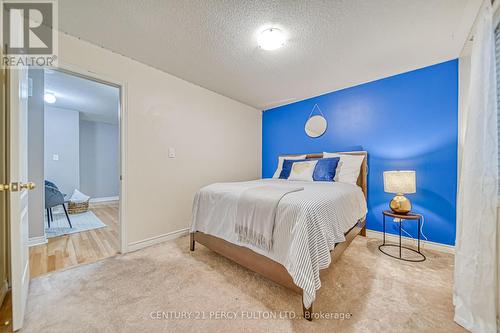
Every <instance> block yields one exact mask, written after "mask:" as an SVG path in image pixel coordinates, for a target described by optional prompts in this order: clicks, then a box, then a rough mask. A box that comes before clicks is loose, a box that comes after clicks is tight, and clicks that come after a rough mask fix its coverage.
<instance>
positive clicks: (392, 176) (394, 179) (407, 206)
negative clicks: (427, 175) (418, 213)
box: [384, 171, 416, 214]
mask: <svg viewBox="0 0 500 333" xmlns="http://www.w3.org/2000/svg"><path fill="white" fill-rule="evenodd" d="M384 192H387V193H395V194H396V195H395V196H394V198H392V200H391V202H390V204H389V207H391V209H392V211H393V212H395V213H397V214H407V213H408V212H410V211H411V202H410V200H408V198H406V197H405V196H404V195H405V194H408V193H415V192H416V176H415V171H384Z"/></svg>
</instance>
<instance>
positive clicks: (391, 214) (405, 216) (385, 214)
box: [378, 210, 426, 262]
mask: <svg viewBox="0 0 500 333" xmlns="http://www.w3.org/2000/svg"><path fill="white" fill-rule="evenodd" d="M382 215H383V219H384V226H383V228H384V229H383V230H384V242H383V244H382V245H379V247H378V249H379V250H380V252H382V253H383V254H385V255H388V256H389V257H392V258H396V259H399V260H404V261H411V262H421V261H424V260H425V259H426V258H425V256H424V254H423V253H422V252H420V234H421V227H422V219H423V216H422V215H420V214H415V213H408V214H398V213H394V212H393V211H390V210H384V211H383V212H382ZM386 217H389V218H393V219H400V221H399V222H398V223H399V245H397V244H386V243H385V219H386ZM403 220H409V221H415V222H417V223H418V226H417V227H418V231H417V234H418V236H417V237H418V241H417V250H415V249H412V248H410V247H406V246H403V245H401V227H402V226H401V225H402V223H403ZM389 246H391V247H399V256H395V255H392V254H390V253H388V252H385V251H384V247H389ZM402 249H406V250H409V251H412V252H414V253H417V254H418V256H419V258H418V259H408V258H404V257H403V256H402V251H401V250H402Z"/></svg>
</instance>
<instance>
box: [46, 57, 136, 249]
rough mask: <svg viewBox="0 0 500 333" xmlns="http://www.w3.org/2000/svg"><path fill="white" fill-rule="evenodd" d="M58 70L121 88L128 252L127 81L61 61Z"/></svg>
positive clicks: (124, 243)
mask: <svg viewBox="0 0 500 333" xmlns="http://www.w3.org/2000/svg"><path fill="white" fill-rule="evenodd" d="M55 69H56V70H60V71H62V72H66V73H68V74H72V75H76V76H80V77H83V78H85V79H89V80H92V81H96V82H100V83H104V84H107V85H111V86H115V87H117V88H118V89H120V113H119V118H118V125H119V129H120V193H119V196H120V199H119V217H118V225H119V228H120V232H119V237H120V253H127V252H128V238H127V219H126V209H125V207H127V202H128V196H127V184H128V181H127V175H128V173H127V170H128V162H127V147H128V126H127V124H128V117H127V95H128V90H127V82H125V81H121V80H118V79H116V78H112V77H109V76H107V75H105V74H101V73H95V72H93V71H90V70H87V69H84V68H82V67H78V66H75V65H71V64H67V63H64V62H62V61H59V64H58V67H57V68H55Z"/></svg>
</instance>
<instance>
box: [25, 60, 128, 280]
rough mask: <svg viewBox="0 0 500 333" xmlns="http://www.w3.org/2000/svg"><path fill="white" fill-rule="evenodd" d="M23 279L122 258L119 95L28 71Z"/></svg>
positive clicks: (81, 80)
mask: <svg viewBox="0 0 500 333" xmlns="http://www.w3.org/2000/svg"><path fill="white" fill-rule="evenodd" d="M29 79H30V97H29V98H28V111H29V112H28V113H29V116H28V129H29V131H28V132H29V133H28V177H29V178H30V180H32V181H34V182H36V183H38V184H40V186H39V187H38V189H37V190H35V191H31V192H30V193H29V216H30V220H29V224H30V230H29V232H30V243H31V244H30V245H31V246H30V250H29V259H30V276H31V278H35V277H37V276H40V275H44V274H47V273H50V272H54V271H58V270H61V269H65V268H68V267H72V266H76V265H80V264H85V263H91V262H95V261H97V260H100V259H103V258H107V257H111V256H114V255H116V254H117V253H119V252H120V251H121V241H120V236H121V230H120V229H121V228H120V226H121V224H120V214H119V210H120V175H121V168H120V165H121V163H120V160H121V157H120V153H121V140H120V137H121V135H120V133H121V128H120V127H121V124H120V118H121V97H120V96H121V87H120V86H119V85H116V84H113V83H110V82H107V81H103V80H100V79H97V78H94V77H90V76H88V75H83V74H81V73H77V72H74V71H70V70H66V69H45V70H43V69H33V70H30V71H29Z"/></svg>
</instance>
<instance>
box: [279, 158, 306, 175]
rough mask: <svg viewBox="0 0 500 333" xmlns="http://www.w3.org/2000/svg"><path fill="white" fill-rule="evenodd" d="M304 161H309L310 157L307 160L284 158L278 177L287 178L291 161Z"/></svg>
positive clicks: (290, 168)
mask: <svg viewBox="0 0 500 333" xmlns="http://www.w3.org/2000/svg"><path fill="white" fill-rule="evenodd" d="M304 161H311V159H308V160H305V159H304V160H284V161H283V168H282V169H281V173H280V179H288V177H290V173H291V172H292V164H293V162H304Z"/></svg>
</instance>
